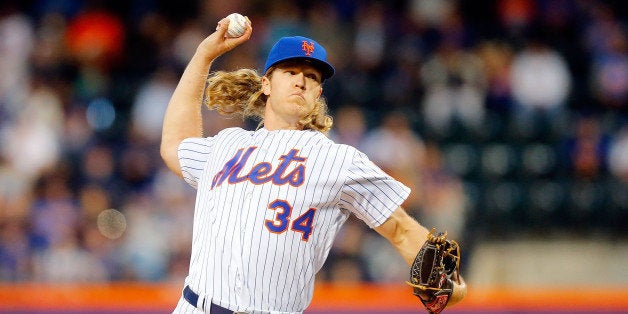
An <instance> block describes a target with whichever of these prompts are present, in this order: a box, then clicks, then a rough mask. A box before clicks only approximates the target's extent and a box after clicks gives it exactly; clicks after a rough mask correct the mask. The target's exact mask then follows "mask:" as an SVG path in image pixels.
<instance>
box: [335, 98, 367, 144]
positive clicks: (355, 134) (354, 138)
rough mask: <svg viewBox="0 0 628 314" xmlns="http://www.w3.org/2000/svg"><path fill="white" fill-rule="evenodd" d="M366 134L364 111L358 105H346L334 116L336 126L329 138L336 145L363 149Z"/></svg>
mask: <svg viewBox="0 0 628 314" xmlns="http://www.w3.org/2000/svg"><path fill="white" fill-rule="evenodd" d="M366 132H367V124H366V117H365V115H364V111H363V110H362V109H361V108H360V107H359V106H357V105H344V106H342V107H340V108H339V109H338V110H337V111H336V113H335V114H334V126H333V128H332V129H331V130H330V132H329V137H330V138H331V139H333V140H334V141H335V142H336V143H341V144H347V145H351V146H353V147H356V148H358V149H361V148H362V142H363V141H364V137H365V136H366Z"/></svg>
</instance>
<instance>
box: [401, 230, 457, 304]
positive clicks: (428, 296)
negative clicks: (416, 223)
mask: <svg viewBox="0 0 628 314" xmlns="http://www.w3.org/2000/svg"><path fill="white" fill-rule="evenodd" d="M459 268H460V248H459V246H458V243H456V241H453V240H448V239H447V232H438V233H437V232H436V229H432V230H431V231H430V232H429V234H428V235H427V241H425V243H424V244H423V246H422V247H421V249H420V250H419V253H418V254H417V256H416V257H415V258H414V262H413V263H412V266H411V267H410V281H407V282H406V283H407V284H408V285H410V286H412V287H413V293H414V295H416V296H417V297H418V298H419V299H420V300H421V303H423V306H425V309H427V311H428V312H429V313H430V314H438V313H440V312H441V311H442V310H443V309H444V308H445V307H446V306H447V303H448V302H449V298H450V297H451V294H452V293H453V287H454V283H453V280H457V281H458V282H459V281H460V278H459Z"/></svg>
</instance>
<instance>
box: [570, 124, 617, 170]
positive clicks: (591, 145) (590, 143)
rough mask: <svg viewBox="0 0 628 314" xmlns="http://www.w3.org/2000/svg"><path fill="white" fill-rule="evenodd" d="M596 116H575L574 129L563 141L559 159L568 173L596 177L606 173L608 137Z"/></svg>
mask: <svg viewBox="0 0 628 314" xmlns="http://www.w3.org/2000/svg"><path fill="white" fill-rule="evenodd" d="M599 120H600V119H599V118H598V117H596V116H581V117H579V118H576V120H575V126H574V131H573V133H572V134H569V135H567V138H565V139H564V142H563V148H562V149H563V154H564V156H562V158H561V160H563V162H564V167H565V168H566V170H567V171H568V175H573V176H574V177H575V178H584V179H598V178H599V177H600V176H602V175H604V174H606V171H607V170H608V168H607V163H606V162H607V161H608V157H607V156H608V150H609V146H610V137H609V135H608V134H607V133H606V132H605V130H604V129H603V128H602V126H601V125H600V121H599Z"/></svg>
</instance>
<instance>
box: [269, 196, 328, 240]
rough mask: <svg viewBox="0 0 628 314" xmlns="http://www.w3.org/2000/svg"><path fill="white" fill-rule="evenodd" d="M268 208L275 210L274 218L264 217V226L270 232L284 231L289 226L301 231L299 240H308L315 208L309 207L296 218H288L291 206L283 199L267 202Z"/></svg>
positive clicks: (291, 228)
mask: <svg viewBox="0 0 628 314" xmlns="http://www.w3.org/2000/svg"><path fill="white" fill-rule="evenodd" d="M268 209H270V210H273V211H274V212H275V217H274V219H272V220H270V219H266V222H265V225H266V228H267V229H268V230H269V231H270V232H272V233H284V232H285V231H286V230H288V227H290V230H292V231H295V232H300V233H301V240H302V241H306V242H307V240H309V238H310V235H311V234H312V225H313V222H314V214H316V208H310V209H308V210H307V211H306V212H305V213H303V214H302V215H301V216H299V217H297V218H296V219H294V220H292V221H291V219H290V215H291V214H292V206H290V203H288V201H285V200H274V201H272V202H271V203H270V204H268Z"/></svg>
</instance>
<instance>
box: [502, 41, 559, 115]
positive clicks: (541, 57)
mask: <svg viewBox="0 0 628 314" xmlns="http://www.w3.org/2000/svg"><path fill="white" fill-rule="evenodd" d="M510 84H511V86H512V91H513V96H514V100H515V104H516V105H517V109H518V112H519V113H520V114H521V115H522V116H521V117H522V118H524V117H525V116H528V115H530V114H534V113H542V114H547V115H549V116H556V115H558V114H559V113H560V112H561V110H562V109H564V108H565V105H566V103H567V100H568V97H569V92H570V89H571V77H570V72H569V68H568V66H567V63H566V61H565V59H564V57H563V56H561V55H560V54H559V53H558V52H556V51H555V50H554V49H553V48H551V47H550V46H548V45H547V44H546V43H545V42H544V41H543V39H542V38H541V37H540V34H535V35H533V36H531V37H530V38H529V40H528V41H527V42H526V44H525V46H524V48H523V49H522V50H520V51H517V52H516V53H515V55H514V56H513V60H512V70H511V75H510Z"/></svg>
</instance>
